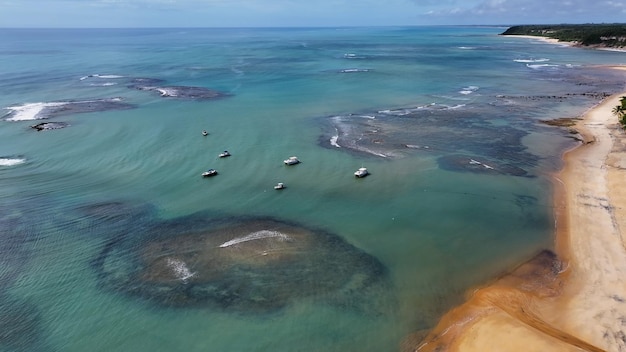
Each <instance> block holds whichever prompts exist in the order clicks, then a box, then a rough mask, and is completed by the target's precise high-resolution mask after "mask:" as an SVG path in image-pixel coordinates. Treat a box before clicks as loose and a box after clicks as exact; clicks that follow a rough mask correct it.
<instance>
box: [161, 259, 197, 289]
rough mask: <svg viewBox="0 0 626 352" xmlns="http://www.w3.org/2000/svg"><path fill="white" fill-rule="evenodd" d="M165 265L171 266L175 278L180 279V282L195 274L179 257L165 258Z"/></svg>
mask: <svg viewBox="0 0 626 352" xmlns="http://www.w3.org/2000/svg"><path fill="white" fill-rule="evenodd" d="M167 266H169V267H170V268H172V270H173V271H174V275H175V276H176V278H177V279H179V280H181V281H182V282H185V283H186V282H187V280H188V279H189V278H191V277H193V276H194V275H196V273H195V272H194V273H192V272H191V271H190V270H189V268H188V267H187V264H185V262H183V261H182V260H179V259H172V258H167Z"/></svg>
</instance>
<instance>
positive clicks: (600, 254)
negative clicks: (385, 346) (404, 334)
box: [403, 68, 626, 352]
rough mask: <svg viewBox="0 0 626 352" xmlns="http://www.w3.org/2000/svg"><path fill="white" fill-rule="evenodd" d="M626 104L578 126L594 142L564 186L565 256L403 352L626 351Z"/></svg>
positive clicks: (515, 274) (465, 309)
mask: <svg viewBox="0 0 626 352" xmlns="http://www.w3.org/2000/svg"><path fill="white" fill-rule="evenodd" d="M622 69H623V68H622ZM622 96H626V92H624V93H622V94H616V95H613V96H611V97H609V98H607V99H605V100H604V101H603V102H602V103H601V104H599V105H598V106H596V107H595V108H593V109H591V110H590V111H589V112H587V113H586V114H585V116H584V119H582V120H580V121H579V122H578V123H577V125H576V126H575V128H576V129H577V130H578V131H579V132H580V133H581V136H582V137H583V140H584V141H585V142H584V143H583V144H582V145H581V146H580V147H578V148H576V149H574V150H572V151H570V152H568V153H566V154H565V156H564V160H565V167H564V169H563V170H562V171H561V172H560V173H559V174H558V175H556V177H555V188H556V196H555V203H556V204H555V224H556V231H557V234H556V241H557V243H556V254H555V253H552V252H549V251H545V252H543V253H540V254H539V255H538V256H537V257H536V258H534V259H533V260H531V261H529V262H527V263H525V264H523V265H521V266H520V267H518V268H516V269H515V270H513V271H512V272H511V273H510V274H508V275H506V276H504V277H502V278H500V279H498V280H497V281H496V282H495V283H493V284H491V285H489V286H488V287H485V288H480V289H477V290H474V291H473V292H472V293H471V295H470V297H469V298H468V300H467V302H466V303H464V304H463V305H461V306H459V307H457V308H455V309H453V310H452V311H450V312H448V313H447V314H446V315H445V316H444V317H443V318H442V319H441V321H440V322H439V324H438V326H437V327H435V329H433V331H431V332H430V334H429V335H428V336H427V337H426V338H425V339H424V340H422V341H421V342H419V343H416V342H413V343H407V344H405V345H404V346H406V347H405V348H403V349H404V350H407V351H409V350H413V351H470V352H472V351H626V249H625V247H624V236H626V233H624V234H623V233H622V231H621V229H624V230H625V232H626V186H624V185H622V184H621V183H622V182H624V180H626V133H625V132H624V131H623V130H622V129H621V128H620V126H619V125H618V123H617V118H616V117H615V116H614V115H613V114H612V112H611V110H612V109H613V107H615V106H617V105H619V99H620V97H622Z"/></svg>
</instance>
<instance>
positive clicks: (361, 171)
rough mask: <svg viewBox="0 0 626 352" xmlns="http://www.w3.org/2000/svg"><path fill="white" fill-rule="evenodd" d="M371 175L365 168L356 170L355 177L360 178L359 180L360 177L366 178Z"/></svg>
mask: <svg viewBox="0 0 626 352" xmlns="http://www.w3.org/2000/svg"><path fill="white" fill-rule="evenodd" d="M369 174H370V173H369V172H368V171H367V168H365V167H361V168H359V169H358V170H356V171H355V172H354V176H356V177H359V178H360V177H365V176H367V175H369Z"/></svg>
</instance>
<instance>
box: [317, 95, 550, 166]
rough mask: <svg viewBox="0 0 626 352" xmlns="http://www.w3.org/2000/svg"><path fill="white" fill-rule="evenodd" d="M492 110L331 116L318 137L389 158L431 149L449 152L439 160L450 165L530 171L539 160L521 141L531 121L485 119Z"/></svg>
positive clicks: (440, 109)
mask: <svg viewBox="0 0 626 352" xmlns="http://www.w3.org/2000/svg"><path fill="white" fill-rule="evenodd" d="M491 109H493V108H492V107H491V106H488V105H486V106H476V107H474V108H472V109H462V108H456V107H449V106H443V105H437V104H434V105H428V106H421V107H415V108H403V109H396V110H382V111H378V112H374V113H368V114H348V115H341V116H333V117H330V118H327V119H326V121H327V122H328V125H327V127H326V130H327V131H328V132H326V133H325V134H324V135H323V136H322V137H320V144H321V145H322V146H324V147H327V148H333V149H339V150H346V151H350V152H354V153H359V154H364V155H369V156H373V157H385V158H398V157H402V156H405V155H407V154H410V153H415V152H416V151H421V152H425V151H427V152H432V153H436V154H440V155H444V156H445V155H447V156H446V157H444V158H443V159H441V160H440V166H442V167H443V168H445V169H447V170H452V171H470V172H481V173H498V172H499V173H505V174H509V175H516V176H520V175H526V173H527V171H525V170H523V169H525V168H532V167H533V166H535V165H536V164H537V162H538V157H537V156H535V155H533V154H531V153H529V152H527V150H526V147H525V146H524V145H523V143H522V138H523V137H525V136H526V135H527V134H528V132H527V131H526V130H525V127H528V126H530V125H532V123H531V122H527V123H526V124H521V125H520V126H519V127H517V126H515V127H514V126H512V125H502V124H498V123H494V122H492V120H491V119H485V118H484V116H485V115H486V114H488V111H489V110H491ZM492 113H493V112H492ZM527 125H528V126H527ZM472 160H475V161H478V162H472ZM481 160H484V162H483V161H481ZM490 167H492V168H490Z"/></svg>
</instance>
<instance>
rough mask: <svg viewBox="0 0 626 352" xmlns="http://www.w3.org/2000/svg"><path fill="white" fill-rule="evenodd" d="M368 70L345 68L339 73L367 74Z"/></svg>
mask: <svg viewBox="0 0 626 352" xmlns="http://www.w3.org/2000/svg"><path fill="white" fill-rule="evenodd" d="M369 71H370V70H369V69H367V68H346V69H344V70H341V71H340V72H341V73H354V72H369Z"/></svg>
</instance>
